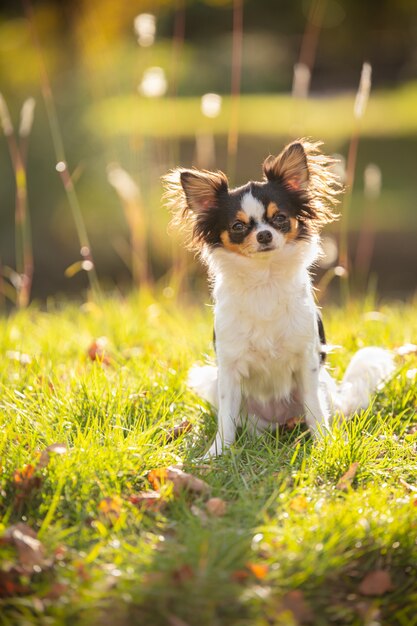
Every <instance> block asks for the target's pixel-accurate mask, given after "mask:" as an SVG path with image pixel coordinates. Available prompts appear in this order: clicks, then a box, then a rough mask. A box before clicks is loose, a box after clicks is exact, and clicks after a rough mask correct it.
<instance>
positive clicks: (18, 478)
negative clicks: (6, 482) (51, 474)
mask: <svg viewBox="0 0 417 626" xmlns="http://www.w3.org/2000/svg"><path fill="white" fill-rule="evenodd" d="M34 474H35V467H34V466H33V465H30V464H29V465H24V466H23V467H22V468H21V469H18V470H15V472H14V474H13V480H14V482H15V483H24V482H27V481H29V480H30V479H31V478H33V476H34Z"/></svg>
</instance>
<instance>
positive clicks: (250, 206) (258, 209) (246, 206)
mask: <svg viewBox="0 0 417 626" xmlns="http://www.w3.org/2000/svg"><path fill="white" fill-rule="evenodd" d="M241 207H242V210H243V211H244V212H245V213H246V214H247V216H248V217H252V218H253V219H254V220H255V221H256V222H260V221H261V220H262V219H263V216H264V213H265V207H264V205H263V204H262V202H260V201H259V200H257V199H256V198H255V197H254V196H253V195H252V194H251V193H250V192H248V193H245V195H244V196H243V198H242V203H241Z"/></svg>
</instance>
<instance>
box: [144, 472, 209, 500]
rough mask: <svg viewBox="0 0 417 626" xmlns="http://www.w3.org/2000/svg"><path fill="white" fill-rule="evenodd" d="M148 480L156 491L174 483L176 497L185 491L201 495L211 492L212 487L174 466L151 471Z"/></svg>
mask: <svg viewBox="0 0 417 626" xmlns="http://www.w3.org/2000/svg"><path fill="white" fill-rule="evenodd" d="M148 480H149V482H150V483H151V485H152V488H153V489H155V490H158V489H160V487H161V486H162V485H163V484H165V483H167V482H170V483H172V485H173V491H174V494H175V495H178V494H179V493H180V492H181V491H183V490H186V491H192V492H193V493H201V494H204V493H207V492H208V491H209V490H210V486H209V485H208V484H207V483H206V482H205V481H204V480H202V479H201V478H197V477H196V476H193V475H192V474H188V473H187V472H183V471H182V470H181V469H178V468H177V467H172V466H171V467H162V468H157V469H154V470H151V471H150V472H149V473H148Z"/></svg>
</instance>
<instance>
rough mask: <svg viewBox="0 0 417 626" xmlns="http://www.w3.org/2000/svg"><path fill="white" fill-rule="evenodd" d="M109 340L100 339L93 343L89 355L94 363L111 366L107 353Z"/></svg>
mask: <svg viewBox="0 0 417 626" xmlns="http://www.w3.org/2000/svg"><path fill="white" fill-rule="evenodd" d="M107 344H108V340H107V337H99V338H98V339H96V340H95V341H93V342H92V343H91V344H90V346H89V348H88V350H87V354H88V356H89V357H90V359H91V360H92V361H98V362H99V363H103V364H104V365H109V364H110V357H109V356H108V354H107V353H106V348H107Z"/></svg>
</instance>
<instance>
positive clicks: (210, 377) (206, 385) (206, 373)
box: [187, 365, 219, 408]
mask: <svg viewBox="0 0 417 626" xmlns="http://www.w3.org/2000/svg"><path fill="white" fill-rule="evenodd" d="M187 382H188V386H189V387H190V388H191V389H193V390H194V391H195V392H196V394H197V395H199V396H200V398H202V399H203V400H206V402H209V403H210V404H211V405H212V406H213V407H214V408H218V404H219V403H218V396H217V367H216V366H215V365H194V366H193V367H192V368H191V369H190V371H189V372H188V381H187Z"/></svg>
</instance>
